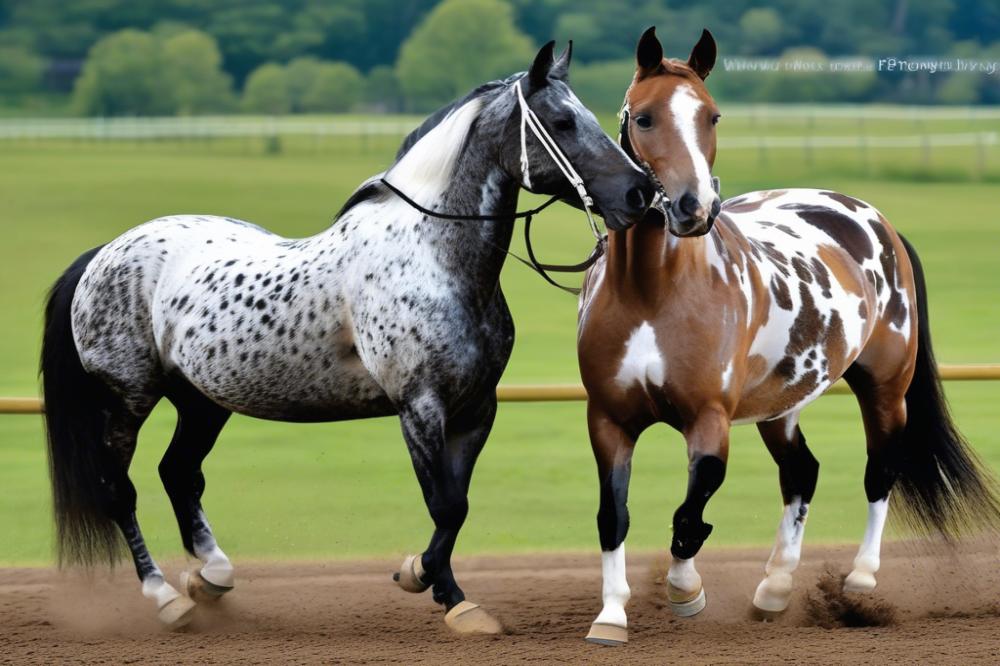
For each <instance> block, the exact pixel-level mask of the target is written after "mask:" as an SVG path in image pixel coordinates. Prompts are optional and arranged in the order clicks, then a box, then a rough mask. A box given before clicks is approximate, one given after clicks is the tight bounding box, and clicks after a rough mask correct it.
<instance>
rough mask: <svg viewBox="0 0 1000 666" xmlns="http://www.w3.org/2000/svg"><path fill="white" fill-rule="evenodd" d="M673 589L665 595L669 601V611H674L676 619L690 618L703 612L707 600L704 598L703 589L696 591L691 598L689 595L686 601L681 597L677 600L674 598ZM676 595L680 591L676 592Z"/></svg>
mask: <svg viewBox="0 0 1000 666" xmlns="http://www.w3.org/2000/svg"><path fill="white" fill-rule="evenodd" d="M675 589H676V588H673V589H671V590H670V591H669V593H668V595H667V596H668V598H669V599H670V609H671V610H672V611H674V615H676V616H678V617H691V616H692V615H697V614H698V613H700V612H702V611H703V610H705V604H706V603H707V600H706V598H705V588H704V587H702V588H701V589H700V590H698V593H697V594H695V595H693V596H690V595H689V596H688V598H687V599H685V598H683V597H681V598H679V599H678V598H677V596H675ZM677 593H680V590H677Z"/></svg>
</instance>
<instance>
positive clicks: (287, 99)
mask: <svg viewBox="0 0 1000 666" xmlns="http://www.w3.org/2000/svg"><path fill="white" fill-rule="evenodd" d="M243 108H244V109H245V110H246V111H250V112H251V113H267V114H273V115H278V114H283V113H288V112H289V111H291V109H292V95H291V92H290V91H289V89H288V76H287V73H286V71H285V68H284V67H282V66H281V65H276V64H274V63H267V64H265V65H261V66H260V67H258V68H257V69H255V70H254V71H253V73H252V74H250V77H249V78H248V79H247V84H246V87H244V89H243Z"/></svg>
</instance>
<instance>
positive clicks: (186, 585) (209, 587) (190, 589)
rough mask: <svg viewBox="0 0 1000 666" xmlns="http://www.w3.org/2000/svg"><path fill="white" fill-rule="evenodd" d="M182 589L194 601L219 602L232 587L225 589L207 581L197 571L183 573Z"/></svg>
mask: <svg viewBox="0 0 1000 666" xmlns="http://www.w3.org/2000/svg"><path fill="white" fill-rule="evenodd" d="M181 589H182V590H184V593H185V594H186V595H187V596H188V597H189V598H190V599H191V600H192V601H203V602H204V601H209V602H211V601H218V600H219V598H220V597H222V595H223V594H225V593H226V592H229V591H230V590H232V589H233V588H232V587H223V586H222V585H216V584H215V583H210V582H208V581H207V580H205V579H204V578H203V577H202V575H201V573H199V572H197V571H182V572H181Z"/></svg>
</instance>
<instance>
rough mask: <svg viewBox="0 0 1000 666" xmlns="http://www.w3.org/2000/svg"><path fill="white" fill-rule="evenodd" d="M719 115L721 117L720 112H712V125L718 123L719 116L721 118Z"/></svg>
mask: <svg viewBox="0 0 1000 666" xmlns="http://www.w3.org/2000/svg"><path fill="white" fill-rule="evenodd" d="M721 117H722V114H721V113H715V114H712V124H713V125H718V124H719V118H721Z"/></svg>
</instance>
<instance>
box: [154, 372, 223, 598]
mask: <svg viewBox="0 0 1000 666" xmlns="http://www.w3.org/2000/svg"><path fill="white" fill-rule="evenodd" d="M167 399H169V400H170V402H172V403H173V404H174V406H175V407H176V408H177V427H176V429H175V430H174V436H173V438H172V439H171V441H170V446H169V447H168V448H167V452H166V453H165V454H164V455H163V459H162V460H161V461H160V467H159V471H160V479H161V480H162V481H163V487H164V488H165V489H166V491H167V496H168V497H170V503H171V505H172V506H173V508H174V515H175V516H176V517H177V525H178V527H179V528H180V532H181V541H182V542H183V543H184V548H185V549H186V550H187V551H188V552H189V553H191V554H192V555H194V556H195V557H197V558H198V559H199V560H201V561H202V563H203V565H202V567H201V571H199V572H191V573H189V572H184V573H182V574H181V586H182V588H183V589H184V590H185V591H186V592H187V594H188V596H190V597H191V598H192V599H195V600H197V601H212V600H216V599H218V598H219V597H221V596H222V595H223V594H225V593H226V592H228V591H229V590H231V589H232V588H233V582H234V580H233V565H232V564H231V563H230V561H229V558H228V557H226V554H225V553H224V552H222V549H221V548H219V545H218V544H217V543H216V541H215V537H214V536H213V534H212V528H211V527H210V526H209V524H208V519H207V518H206V517H205V512H204V511H203V510H202V507H201V496H202V493H203V492H204V491H205V476H204V474H202V471H201V464H202V461H203V460H204V459H205V457H206V456H207V455H208V453H209V452H210V451H211V450H212V446H213V445H214V444H215V440H216V438H217V437H218V436H219V432H221V430H222V428H223V426H224V425H225V424H226V421H228V419H229V415H230V412H229V410H227V409H225V408H223V407H220V406H219V405H217V404H215V403H214V402H212V401H211V400H209V399H208V398H206V397H205V396H203V395H202V394H201V393H199V392H198V391H197V390H196V389H195V388H194V387H192V386H191V385H190V384H187V383H186V382H184V383H183V384H182V383H180V382H177V383H176V384H175V385H174V386H172V387H171V389H170V390H169V391H168V392H167Z"/></svg>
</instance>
